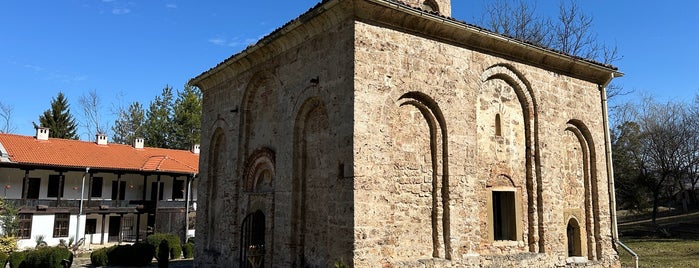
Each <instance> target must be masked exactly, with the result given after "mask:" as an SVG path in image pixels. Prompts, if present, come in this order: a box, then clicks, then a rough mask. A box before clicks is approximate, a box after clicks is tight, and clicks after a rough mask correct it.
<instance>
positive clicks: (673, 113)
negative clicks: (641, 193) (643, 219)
mask: <svg viewBox="0 0 699 268" xmlns="http://www.w3.org/2000/svg"><path fill="white" fill-rule="evenodd" d="M687 108H688V107H687V106H686V105H684V104H681V103H672V102H668V103H662V104H661V103H657V102H655V101H653V100H652V99H645V100H644V101H643V103H642V104H641V105H640V107H639V108H638V114H637V117H636V120H635V121H636V122H637V123H638V124H639V125H640V128H641V132H642V133H643V134H642V138H641V139H640V140H641V143H640V146H641V147H642V148H641V149H640V151H641V152H642V157H641V160H642V161H641V167H640V169H641V173H642V174H643V176H641V178H642V180H640V181H639V183H642V184H643V185H644V186H645V187H646V188H647V190H648V191H649V193H650V194H651V196H650V197H651V200H652V204H653V212H652V220H653V223H654V224H655V219H656V218H657V215H658V208H659V207H660V204H661V203H662V201H663V200H667V199H668V198H670V197H672V196H673V195H674V194H676V193H677V192H679V191H681V189H682V188H683V182H682V181H683V180H684V179H685V178H686V177H687V175H688V174H689V173H688V171H689V170H691V168H692V165H693V164H694V161H695V160H694V159H690V158H688V155H689V154H692V153H694V152H693V150H694V148H693V146H692V144H691V141H693V140H694V136H696V132H694V131H693V125H694V123H693V122H692V120H691V117H690V116H689V115H690V114H689V113H688V112H687V110H688V109H687Z"/></svg>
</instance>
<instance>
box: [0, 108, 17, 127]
mask: <svg viewBox="0 0 699 268" xmlns="http://www.w3.org/2000/svg"><path fill="white" fill-rule="evenodd" d="M13 109H14V107H12V106H10V105H6V104H3V103H2V102H0V120H2V121H0V133H12V132H14V131H15V130H16V128H15V126H14V125H13V124H12V110H13Z"/></svg>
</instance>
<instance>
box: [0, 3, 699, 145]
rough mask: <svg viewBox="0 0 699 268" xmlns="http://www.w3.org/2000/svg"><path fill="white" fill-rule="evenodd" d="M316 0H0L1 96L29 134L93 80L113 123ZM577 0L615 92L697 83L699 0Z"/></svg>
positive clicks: (666, 91) (674, 91) (465, 15)
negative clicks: (119, 110) (601, 47)
mask: <svg viewBox="0 0 699 268" xmlns="http://www.w3.org/2000/svg"><path fill="white" fill-rule="evenodd" d="M317 2H318V1H316V0H295V1H288V0H259V1H177V0H147V1H145V0H141V1H137V0H131V1H125V0H63V1H59V0H55V1H36V0H25V1H21V0H8V1H2V2H0V25H1V26H0V83H1V84H0V92H1V93H0V102H1V103H3V104H5V105H10V106H12V107H13V125H14V127H15V128H16V129H15V132H16V133H19V134H23V135H33V134H34V130H33V128H32V124H31V122H32V121H35V122H38V117H39V115H40V114H41V113H42V112H43V111H44V110H46V109H48V108H49V104H50V101H51V98H53V97H55V96H56V95H57V93H58V92H59V91H62V92H63V93H64V94H66V96H67V98H68V100H69V101H70V103H71V112H72V113H73V115H74V116H75V117H76V118H77V119H78V121H80V120H82V111H81V109H80V107H79V105H78V99H79V98H80V96H81V95H83V94H87V93H88V92H89V91H91V90H94V91H96V92H97V93H98V94H99V95H100V97H101V99H102V107H101V108H102V110H103V111H102V115H103V118H106V119H105V120H104V121H105V122H106V123H107V124H108V125H109V126H110V127H111V125H113V121H114V116H113V114H112V111H113V110H114V109H115V107H118V106H120V105H128V104H130V103H131V102H133V101H139V102H141V103H142V104H144V105H148V102H150V101H151V100H152V99H153V98H154V97H155V96H156V95H158V94H159V93H160V91H161V90H162V88H163V87H164V86H165V85H170V86H172V87H174V88H175V89H182V87H183V85H184V84H185V83H186V82H187V81H188V80H189V79H191V78H193V77H195V76H197V75H198V74H200V73H202V72H203V71H206V70H208V69H209V68H211V67H213V66H215V65H216V64H218V63H219V62H221V61H223V60H224V59H226V58H228V57H230V56H231V55H233V54H235V53H237V52H239V51H241V50H242V49H244V48H245V47H246V46H247V45H249V44H251V43H254V42H255V41H256V40H258V39H259V38H261V37H263V36H265V35H267V34H268V33H270V32H271V31H273V30H274V29H276V28H278V27H280V26H281V25H283V24H284V23H286V22H288V21H289V20H291V19H293V18H295V17H297V16H298V15H300V14H302V13H303V12H305V11H306V10H308V9H309V8H311V7H312V6H314V5H315V4H316V3H317ZM452 2H453V3H452V5H453V7H452V9H453V14H452V16H453V17H454V18H456V19H458V20H462V21H466V22H469V23H473V24H476V23H478V22H479V21H480V19H481V12H482V11H483V6H484V5H485V3H486V2H487V1H486V0H453V1H452ZM578 2H579V5H580V7H581V8H582V9H583V10H584V11H585V12H586V13H587V14H589V15H591V16H592V17H593V18H594V25H595V29H594V30H595V31H596V32H597V33H598V34H599V39H600V40H601V41H603V42H605V43H608V44H616V45H617V47H618V49H619V52H620V54H621V55H623V56H624V58H623V59H622V60H621V61H619V62H617V63H616V64H615V65H617V66H618V67H619V68H620V70H621V71H622V72H624V73H625V74H626V76H625V77H623V78H621V79H618V80H617V82H618V83H619V84H621V85H623V86H624V88H625V89H627V90H634V91H635V92H636V93H634V94H631V95H629V96H624V97H622V98H619V99H617V101H626V100H633V99H634V98H638V95H639V94H645V95H652V96H655V97H657V98H659V99H663V100H673V101H684V100H692V99H693V98H694V95H695V94H697V93H699V52H697V50H698V49H699V1H690V0H683V1H631V0H618V1H603V0H579V1H578ZM558 3H559V2H558V1H542V0H539V1H538V2H537V11H539V12H540V13H542V14H555V12H557V9H558ZM85 133H86V131H85V130H83V129H81V130H80V131H79V134H81V135H82V139H91V138H89V137H86V134H85ZM110 136H111V133H110Z"/></svg>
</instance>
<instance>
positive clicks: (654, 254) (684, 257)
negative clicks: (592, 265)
mask: <svg viewBox="0 0 699 268" xmlns="http://www.w3.org/2000/svg"><path fill="white" fill-rule="evenodd" d="M622 241H623V242H624V244H626V245H627V246H628V247H630V248H631V249H632V250H633V251H635V252H636V254H638V256H639V266H640V267H667V268H671V267H699V240H682V239H662V238H627V239H624V238H622ZM619 258H620V259H621V264H622V267H633V259H632V257H631V255H630V254H628V253H627V252H626V251H625V250H623V249H622V248H619Z"/></svg>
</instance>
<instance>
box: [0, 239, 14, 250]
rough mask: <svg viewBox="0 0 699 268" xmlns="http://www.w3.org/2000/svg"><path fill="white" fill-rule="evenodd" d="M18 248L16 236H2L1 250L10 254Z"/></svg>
mask: <svg viewBox="0 0 699 268" xmlns="http://www.w3.org/2000/svg"><path fill="white" fill-rule="evenodd" d="M16 249H17V238H16V237H0V252H4V253H7V254H10V252H13V251H15V250H16Z"/></svg>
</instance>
